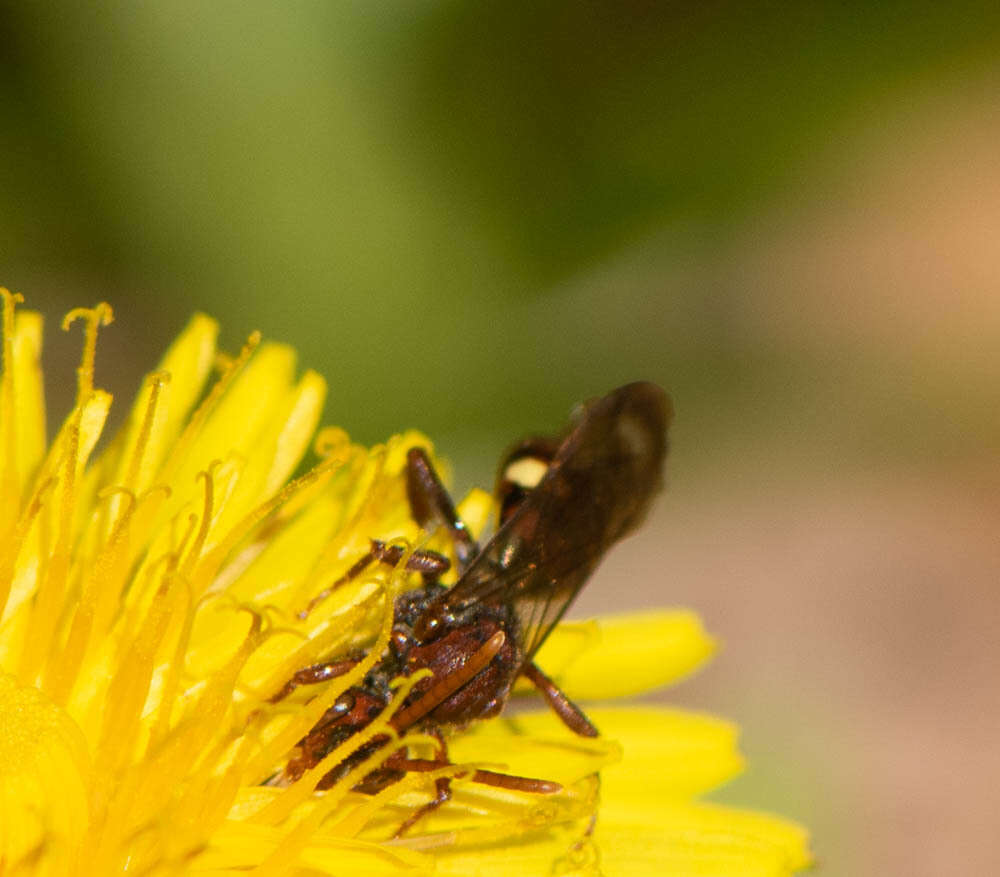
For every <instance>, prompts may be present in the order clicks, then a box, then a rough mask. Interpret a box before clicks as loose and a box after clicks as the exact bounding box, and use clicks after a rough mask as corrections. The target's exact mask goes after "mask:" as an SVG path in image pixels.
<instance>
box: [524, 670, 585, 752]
mask: <svg viewBox="0 0 1000 877" xmlns="http://www.w3.org/2000/svg"><path fill="white" fill-rule="evenodd" d="M522 672H523V673H524V675H525V676H527V677H528V679H529V680H530V681H531V682H532V684H533V685H534V686H535V687H536V688H537V689H538V690H539V691H540V692H541V693H542V696H543V697H544V698H545V699H546V700H547V701H548V704H549V706H550V707H552V709H553V711H554V712H555V714H556V715H557V716H559V718H560V719H562V720H563V723H564V724H565V725H566V727H567V728H569V729H570V730H571V731H574V732H575V733H577V734H579V735H580V736H581V737H596V736H598V734H599V733H600V732H599V731H598V730H597V728H595V727H594V725H593V723H592V722H591V721H590V719H588V718H587V717H586V716H585V715H584V713H583V710H582V709H580V707H578V706H577V705H576V704H575V703H573V701H571V700H570V699H569V698H568V697H567V696H566V695H565V693H563V691H562V689H561V688H559V686H558V685H556V684H555V682H553V681H552V680H551V679H549V677H548V676H546V675H545V674H544V673H543V672H542V671H541V670H539V669H538V665H537V664H535V663H534V662H533V661H529V662H528V663H527V664H526V665H525V667H524V670H523V671H522Z"/></svg>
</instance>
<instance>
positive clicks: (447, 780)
mask: <svg viewBox="0 0 1000 877" xmlns="http://www.w3.org/2000/svg"><path fill="white" fill-rule="evenodd" d="M428 733H429V734H430V735H431V736H433V737H434V738H435V739H436V740H437V741H438V751H437V758H436V760H434V761H432V762H430V763H431V764H434V765H436V766H437V767H443V766H444V765H446V764H450V762H449V761H448V744H447V743H445V742H444V736H443V735H442V734H441V731H440V730H439V729H438V728H430V729H429V730H428ZM431 769H432V770H433V769H434V768H431ZM434 788H435V795H434V797H433V798H432V799H431V800H430V801H428V802H427V803H426V804H424V806H423V807H421V808H420V809H419V810H416V811H414V812H413V813H411V814H410V815H409V816H408V817H407V819H406V820H405V821H404V822H403V824H402V825H400V826H399V828H397V829H396V833H395V834H394V835H393V837H397V838H398V837H402V836H403V835H404V834H406V832H408V831H409V830H410V829H411V828H413V826H414V825H416V824H417V823H418V822H419V821H420V820H421V819H423V818H424V817H425V816H427V815H428V814H429V813H433V812H434V811H435V810H437V809H438V807H440V806H441V805H442V804H445V803H447V802H448V801H449V800H451V777H439V778H438V779H436V780H434Z"/></svg>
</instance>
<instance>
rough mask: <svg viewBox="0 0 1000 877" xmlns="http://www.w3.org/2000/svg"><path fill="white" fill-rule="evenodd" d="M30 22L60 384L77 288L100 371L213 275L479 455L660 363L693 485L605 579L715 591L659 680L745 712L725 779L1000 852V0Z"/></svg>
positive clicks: (30, 274) (42, 16) (668, 599)
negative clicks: (97, 341)
mask: <svg viewBox="0 0 1000 877" xmlns="http://www.w3.org/2000/svg"><path fill="white" fill-rule="evenodd" d="M0 33H2V34H3V46H4V60H3V62H2V64H0V148H2V154H3V161H2V162H0V192H2V193H3V198H2V210H0V268H2V272H0V282H2V283H3V284H5V285H7V286H9V287H11V288H12V289H14V290H16V291H20V292H22V293H23V294H24V295H25V296H26V298H27V301H28V305H29V306H31V307H36V308H39V309H41V310H43V311H45V312H46V313H47V314H48V315H49V317H50V322H49V339H48V343H49V345H50V352H49V354H48V355H49V360H48V362H49V367H48V380H49V382H50V385H51V386H50V389H51V390H52V393H53V396H54V398H58V396H59V392H60V382H61V381H62V380H63V379H62V378H60V375H62V376H69V375H71V374H72V368H73V361H74V357H75V355H76V354H75V350H76V348H77V346H78V341H77V340H76V339H75V338H65V337H63V336H62V335H61V333H59V332H58V331H56V330H55V325H56V318H57V317H58V316H60V315H61V314H62V312H64V311H65V310H67V309H68V308H69V307H71V306H75V305H78V304H89V303H93V302H95V301H97V300H100V299H106V300H108V301H110V302H111V303H112V305H113V306H114V308H115V311H116V314H117V322H116V323H115V325H114V326H112V327H111V328H109V329H108V330H106V331H105V333H104V335H103V339H104V340H103V341H102V344H101V347H100V349H99V352H98V378H99V383H101V384H102V385H103V386H106V387H108V388H109V389H111V390H112V391H113V392H116V393H119V394H123V395H125V396H126V397H127V394H129V393H131V392H132V390H133V389H134V387H135V386H136V385H137V383H138V380H139V376H140V375H141V373H142V372H143V371H144V370H145V369H147V368H149V367H150V366H151V364H152V362H153V361H154V359H155V357H156V355H157V354H158V351H159V350H160V349H162V348H163V347H164V346H165V345H166V343H167V342H168V339H169V338H170V337H171V336H172V335H173V334H174V333H176V331H177V330H178V329H179V328H180V327H181V326H182V325H183V323H184V321H185V320H186V319H187V317H188V315H189V314H190V313H191V311H193V310H195V309H198V310H204V311H207V312H209V313H211V314H214V315H216V316H218V317H219V318H220V319H221V321H222V323H223V326H224V334H223V338H224V341H225V343H226V344H227V346H229V347H230V348H231V349H235V348H236V347H238V345H239V344H240V342H241V340H242V339H243V338H244V337H245V336H246V334H247V333H248V332H249V331H251V330H252V329H256V328H259V329H262V330H263V331H264V332H265V334H266V335H267V336H269V337H272V338H278V339H281V340H286V341H289V342H291V343H293V344H294V345H295V346H296V347H297V348H298V349H299V351H300V352H301V357H302V362H303V364H304V365H308V366H310V367H313V368H316V369H318V370H319V371H321V372H322V373H324V374H325V375H326V376H327V377H328V379H329V381H330V387H331V392H330V399H329V402H328V406H327V420H328V421H330V422H335V423H338V424H340V425H342V426H344V427H345V428H347V429H348V430H349V431H350V432H351V433H352V435H354V436H355V437H356V438H358V439H360V440H362V441H375V440H378V439H380V438H382V437H384V436H385V435H387V434H389V433H391V432H394V431H397V430H399V429H401V428H403V427H407V426H418V427H420V428H422V429H424V430H426V431H427V432H428V433H429V434H430V435H432V436H433V437H434V438H435V439H436V441H437V443H438V446H439V448H440V449H441V450H442V452H443V453H445V454H446V455H448V456H450V457H451V458H452V459H453V460H455V461H456V463H457V470H458V481H459V483H460V484H462V485H465V484H470V483H472V482H475V481H484V480H486V481H488V480H489V479H490V478H491V477H492V468H493V461H494V460H495V459H496V456H497V454H498V453H499V451H500V450H501V448H502V447H503V446H504V445H505V444H506V443H507V442H508V441H509V440H510V439H511V438H512V437H515V436H517V435H518V434H520V433H523V432H525V431H530V430H538V429H546V428H552V427H555V426H557V425H559V424H561V423H562V422H563V419H564V417H565V414H566V412H567V410H568V409H569V407H570V406H571V405H572V404H573V403H574V402H576V401H578V400H580V399H582V398H586V397H588V396H592V395H595V394H597V393H600V392H603V391H605V390H607V389H609V388H611V387H613V386H615V385H617V384H620V383H623V382H625V381H628V380H633V379H636V378H645V379H651V380H656V381H658V382H660V383H662V384H663V385H664V386H666V387H667V388H668V389H669V390H670V392H671V394H672V395H673V397H674V400H675V403H676V407H677V410H678V417H677V422H676V427H675V431H674V455H673V459H672V462H671V491H670V493H669V494H668V496H667V498H666V499H665V500H664V502H663V503H662V505H661V508H660V510H659V511H658V513H657V515H656V516H655V517H654V520H653V522H652V523H651V524H650V526H649V527H648V528H647V530H646V531H645V532H644V533H643V534H642V535H640V536H639V537H637V538H636V539H635V540H632V541H631V542H629V543H628V545H627V546H622V548H621V549H620V551H619V552H616V553H615V555H614V559H613V560H611V561H609V564H608V565H607V567H606V568H605V570H604V571H603V577H602V578H601V580H600V581H599V582H595V584H594V585H592V586H590V587H589V588H588V589H587V592H586V593H585V594H584V595H583V597H582V599H581V607H580V608H581V611H588V610H600V609H601V608H606V607H611V606H615V607H622V606H628V605H644V604H645V605H648V604H662V603H675V602H677V603H686V604H689V605H692V606H694V607H695V608H698V609H699V610H701V611H702V612H703V613H704V614H705V616H706V619H707V622H708V624H709V626H710V627H711V628H712V629H713V630H714V631H716V632H718V633H719V635H720V636H721V637H722V638H723V639H724V640H725V641H726V642H727V644H728V645H727V650H726V652H725V653H724V654H723V655H722V656H721V657H720V659H719V661H718V662H717V664H716V665H715V666H714V667H713V668H712V669H710V670H709V671H708V672H707V673H705V674H703V675H702V676H701V677H699V679H698V680H696V681H695V682H693V683H691V684H690V685H688V686H687V687H685V688H682V689H680V690H679V692H677V693H676V694H675V695H672V696H673V697H676V699H678V700H681V701H683V702H686V703H693V704H695V705H697V706H702V707H704V708H711V709H714V710H718V711H720V712H724V713H726V714H728V715H732V716H734V717H735V718H738V719H739V720H740V721H741V723H742V724H743V725H744V726H745V728H746V734H747V741H746V742H747V749H748V750H749V752H750V756H751V759H752V760H753V763H754V767H753V768H752V770H751V772H750V774H749V775H748V776H747V778H746V779H744V780H741V781H740V784H739V785H737V786H736V787H735V788H734V789H732V790H730V791H729V792H727V793H726V794H727V796H728V798H729V799H730V800H739V801H742V802H744V803H747V804H750V803H754V804H760V805H763V806H767V807H769V808H771V809H775V810H783V811H784V812H787V813H789V814H790V815H793V816H796V817H798V818H800V819H802V820H803V821H805V822H807V823H809V824H810V825H812V826H813V827H814V829H815V831H816V834H817V842H816V843H817V849H818V852H819V855H820V857H821V860H822V862H823V864H824V866H825V871H824V873H830V874H873V875H874V874H888V873H900V874H903V873H905V874H911V875H912V874H924V873H926V874H929V875H930V874H940V873H995V872H996V873H1000V860H998V859H997V855H998V854H997V853H996V852H995V851H994V850H992V849H991V848H990V844H989V843H984V842H983V839H984V838H985V839H986V840H987V841H988V840H989V837H991V834H990V829H989V825H988V824H985V823H983V815H982V814H983V813H989V812H993V813H995V812H996V809H997V806H998V805H1000V800H998V798H1000V793H998V791H997V786H998V785H1000V755H998V748H997V747H996V744H995V742H993V739H992V737H993V735H992V734H991V733H988V729H989V728H993V729H995V727H996V724H995V721H994V720H1000V702H998V699H997V691H996V688H997V687H996V686H995V685H992V684H991V683H990V680H991V679H992V672H993V671H995V668H996V664H995V663H994V661H995V660H997V659H998V658H1000V654H998V649H997V647H996V641H997V639H998V638H997V637H996V634H995V630H996V628H994V627H993V626H992V625H993V624H994V623H995V622H998V621H1000V618H998V601H997V598H996V595H995V593H994V588H995V584H996V573H997V572H998V571H1000V557H998V556H997V549H996V547H995V543H996V542H997V540H996V538H995V534H996V533H997V529H996V527H995V525H996V524H998V523H1000V507H998V504H997V500H996V496H997V493H996V490H995V488H996V487H997V486H998V480H1000V479H998V477H997V474H996V473H997V466H996V465H995V461H996V454H997V451H998V450H1000V417H998V410H1000V409H998V405H997V401H998V397H1000V393H998V391H997V387H998V386H1000V383H998V379H1000V364H998V361H997V360H998V358H997V348H998V345H997V340H998V337H1000V336H998V329H1000V297H998V292H1000V259H998V240H1000V157H998V156H1000V151H998V150H997V143H998V142H1000V99H998V85H1000V54H998V49H1000V5H997V4H995V3H993V4H973V3H966V2H956V3H951V4H941V3H930V2H927V3H919V2H909V3H898V2H897V3H881V4H869V3H834V2H829V0H827V2H813V3H803V4H762V3H756V4H754V3H727V2H705V3H700V4H679V3H657V2H650V0H622V2H582V0H575V2H568V0H566V2H542V3H528V2H483V3H458V2H444V0H424V2H409V3H375V2H366V3H357V2H353V3H348V2H342V3H333V2H322V3H320V2H315V3H284V4H257V3H213V4H195V3H167V4H144V5H138V4H137V5H135V6H131V7H126V6H120V7H119V6H117V5H114V4H101V5H100V6H85V5H82V4H81V5H74V4H59V5H54V4H24V3H5V4H2V5H0ZM63 398H64V399H65V398H66V397H65V394H64V395H63ZM57 404H58V403H57ZM619 588H621V589H623V591H622V592H621V593H618V592H617V591H618V589H619ZM991 631H992V634H991ZM984 717H985V718H984ZM987 719H988V720H987ZM984 796H985V797H987V798H988V799H989V800H990V801H992V804H991V806H986V804H985V803H984V801H983V798H984ZM990 796H992V797H990ZM971 801H977V802H978V806H975V807H973V806H972V805H971V803H970V802H971ZM960 863H961V864H960Z"/></svg>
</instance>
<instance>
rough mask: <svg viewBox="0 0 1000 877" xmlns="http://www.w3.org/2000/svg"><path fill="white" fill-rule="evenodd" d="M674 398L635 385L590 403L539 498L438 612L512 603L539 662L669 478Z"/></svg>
mask: <svg viewBox="0 0 1000 877" xmlns="http://www.w3.org/2000/svg"><path fill="white" fill-rule="evenodd" d="M670 413H671V412H670V402H669V399H668V398H667V396H666V394H665V393H664V392H663V390H661V389H660V388H659V387H657V386H656V385H655V384H648V383H638V384H628V385H627V386H624V387H621V388H619V389H617V390H615V391H613V392H612V393H609V394H608V395H607V396H604V397H602V398H600V399H597V400H594V401H592V402H590V403H587V404H586V405H584V406H583V407H582V409H581V411H580V413H579V415H578V417H577V420H576V422H575V423H574V425H573V426H572V427H571V429H570V431H569V432H568V433H567V435H566V437H565V439H564V440H563V441H562V443H561V444H560V446H559V449H558V451H557V452H556V455H555V457H554V458H553V460H552V463H551V465H550V467H549V469H548V471H547V473H546V474H545V476H544V477H543V478H542V480H541V481H540V482H539V483H538V486H537V487H535V488H534V490H533V491H532V492H531V495H530V496H529V497H528V498H527V499H526V500H525V501H524V503H523V504H522V506H521V507H520V508H519V509H518V510H517V511H516V512H515V513H514V514H513V515H512V516H511V518H510V519H509V520H508V521H507V522H506V523H505V524H504V525H503V526H502V527H501V528H500V529H499V530H498V531H497V532H496V533H495V534H494V536H493V538H492V539H490V541H489V542H488V543H487V544H486V546H485V547H484V548H483V550H482V552H481V553H480V554H479V555H478V556H477V557H476V559H475V560H474V561H473V563H472V564H471V565H470V566H469V568H468V569H467V570H466V571H465V573H464V574H463V575H462V577H461V578H460V579H459V581H458V582H457V583H456V584H455V586H454V587H453V588H451V589H450V590H449V591H447V592H446V593H445V594H442V596H441V598H440V603H441V606H440V610H444V611H447V612H453V613H454V612H461V611H462V610H465V609H468V608H470V607H472V606H474V605H475V604H477V603H492V604H503V603H506V604H508V605H510V606H511V607H512V608H513V610H514V613H515V615H516V618H517V620H518V624H519V631H518V642H519V645H520V647H521V652H522V661H524V662H527V661H529V660H531V658H532V657H533V656H534V654H535V652H536V651H537V650H538V647H539V646H540V645H541V644H542V642H543V641H544V640H545V637H546V636H548V634H549V631H551V630H552V628H553V627H554V626H555V624H556V622H557V621H558V620H559V619H560V618H561V617H562V615H563V613H564V612H565V611H566V609H567V608H568V606H569V604H570V603H571V602H572V601H573V598H574V597H575V596H576V594H577V592H578V591H579V590H580V588H581V587H582V586H583V583H584V582H585V581H586V580H587V578H588V577H589V576H590V574H591V573H592V572H593V571H594V569H595V568H596V567H597V564H598V563H599V562H600V560H601V557H602V556H603V555H604V552H605V551H607V549H608V548H609V547H610V546H611V545H612V544H613V543H614V542H616V541H617V540H618V539H620V538H621V537H622V536H624V535H625V534H626V533H628V532H629V531H630V530H632V529H633V528H634V527H636V526H637V525H638V524H639V523H640V522H641V520H642V518H643V517H644V516H645V514H646V511H647V509H648V508H649V504H650V501H651V499H652V497H653V495H654V494H655V493H656V491H657V490H658V489H659V487H660V485H661V482H662V472H663V461H664V458H665V456H666V452H667V441H666V430H667V424H668V422H669V419H670Z"/></svg>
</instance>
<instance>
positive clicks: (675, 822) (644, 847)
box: [595, 798, 811, 877]
mask: <svg viewBox="0 0 1000 877" xmlns="http://www.w3.org/2000/svg"><path fill="white" fill-rule="evenodd" d="M595 841H596V843H597V846H598V848H599V849H600V851H601V863H602V869H603V871H604V873H605V874H608V875H612V874H622V875H626V874H627V875H630V877H632V875H647V874H648V875H656V877H660V875H663V874H669V875H671V877H733V875H739V877H785V875H791V874H793V873H795V872H796V871H799V870H801V869H802V868H805V867H807V866H808V865H809V864H810V862H811V859H810V856H809V851H808V835H807V834H806V832H805V831H804V830H803V829H802V828H801V827H799V826H797V825H795V824H794V823H791V822H787V821H785V820H782V819H778V818H777V817H774V816H768V815H766V814H763V813H751V812H747V811H742V810H735V809H732V808H728V807H719V806H715V805H712V804H684V803H676V802H674V803H670V802H660V803H657V802H656V801H655V799H649V798H644V799H643V800H642V802H641V803H639V802H635V801H627V800H623V799H614V800H608V799H607V798H605V802H604V804H603V805H602V807H601V815H600V819H599V820H598V823H597V831H596V832H595Z"/></svg>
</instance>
